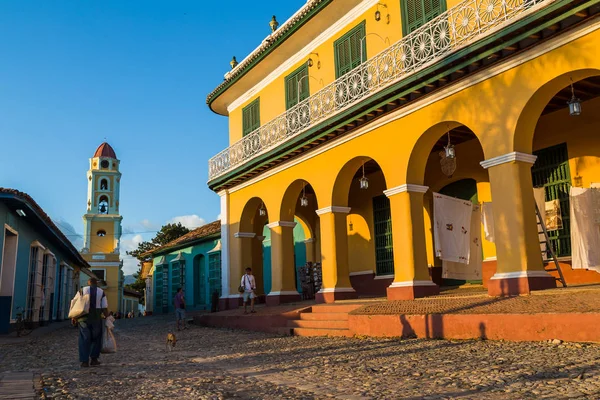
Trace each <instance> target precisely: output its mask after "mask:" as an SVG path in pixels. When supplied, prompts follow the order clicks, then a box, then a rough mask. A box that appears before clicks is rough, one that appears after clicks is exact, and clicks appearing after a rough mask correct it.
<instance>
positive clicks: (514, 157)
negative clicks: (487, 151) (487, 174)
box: [479, 151, 537, 169]
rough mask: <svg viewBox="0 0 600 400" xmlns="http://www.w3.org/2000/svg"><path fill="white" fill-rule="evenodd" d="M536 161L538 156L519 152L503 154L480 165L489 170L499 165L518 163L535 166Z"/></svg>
mask: <svg viewBox="0 0 600 400" xmlns="http://www.w3.org/2000/svg"><path fill="white" fill-rule="evenodd" d="M535 160H537V156H534V155H533V154H527V153H519V152H518V151H513V152H512V153H508V154H503V155H501V156H498V157H494V158H490V159H489V160H483V161H482V162H480V163H479V164H481V166H482V167H483V168H485V169H488V168H491V167H495V166H497V165H502V164H507V163H510V162H516V161H519V162H524V163H528V164H534V163H535Z"/></svg>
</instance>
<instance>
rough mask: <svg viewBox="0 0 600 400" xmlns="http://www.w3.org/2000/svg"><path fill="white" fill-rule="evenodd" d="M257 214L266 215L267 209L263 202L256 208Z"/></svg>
mask: <svg viewBox="0 0 600 400" xmlns="http://www.w3.org/2000/svg"><path fill="white" fill-rule="evenodd" d="M258 215H260V216H261V217H264V216H265V215H267V210H265V203H262V204H261V205H260V209H259V210H258Z"/></svg>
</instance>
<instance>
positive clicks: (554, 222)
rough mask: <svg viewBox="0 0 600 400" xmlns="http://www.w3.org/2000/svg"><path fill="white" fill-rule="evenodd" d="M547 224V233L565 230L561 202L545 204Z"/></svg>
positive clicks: (555, 201)
mask: <svg viewBox="0 0 600 400" xmlns="http://www.w3.org/2000/svg"><path fill="white" fill-rule="evenodd" d="M544 210H545V223H546V230H547V231H557V230H559V229H562V228H563V223H562V215H560V200H550V201H547V202H545V207H544Z"/></svg>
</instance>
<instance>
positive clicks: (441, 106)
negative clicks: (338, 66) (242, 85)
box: [229, 21, 600, 292]
mask: <svg viewBox="0 0 600 400" xmlns="http://www.w3.org/2000/svg"><path fill="white" fill-rule="evenodd" d="M370 24H371V25H372V24H373V23H372V22H369V21H368V22H367V31H369V29H370V28H369V26H370ZM371 40H372V39H371ZM572 54H577V55H578V56H577V57H573V56H572ZM322 61H323V60H322ZM323 68H325V66H323ZM311 73H312V72H311ZM593 74H600V31H594V32H592V33H589V34H587V35H586V36H584V37H581V38H579V39H574V40H573V41H571V42H570V43H568V44H565V45H563V46H562V47H558V48H556V49H555V50H552V51H550V52H548V53H546V54H540V55H538V56H536V57H535V58H533V59H531V60H530V61H527V62H524V63H523V64H522V65H519V66H516V67H513V68H512V69H510V70H507V71H505V72H502V73H498V74H497V75H495V76H488V77H487V79H484V80H483V81H479V83H474V84H473V85H472V86H470V87H465V88H463V89H462V90H460V91H458V92H457V93H455V94H451V95H448V96H447V97H445V98H442V97H439V96H437V95H433V96H430V97H428V98H427V99H425V100H422V101H417V102H416V103H415V104H414V105H413V106H412V111H411V112H410V113H407V114H400V113H405V110H400V112H396V113H393V114H391V115H389V116H386V117H383V118H381V119H379V120H378V124H379V125H378V126H377V127H374V124H371V125H370V126H367V127H365V128H361V129H359V130H357V131H356V132H355V133H363V134H362V135H357V136H355V137H354V138H353V139H352V140H348V141H345V142H343V143H341V142H338V143H340V144H339V145H338V146H337V147H333V148H330V149H328V150H327V151H324V152H322V153H320V154H318V155H314V154H315V153H310V154H311V155H314V156H313V157H311V158H308V159H306V160H304V161H302V162H301V163H298V164H294V165H292V164H288V165H287V168H285V169H281V170H279V171H278V172H277V173H275V174H274V175H271V176H268V177H262V179H260V180H256V181H255V182H253V183H252V184H250V185H248V186H246V187H241V188H234V189H233V190H231V195H230V203H229V205H230V215H229V218H230V221H231V235H232V237H231V238H230V243H231V246H232V248H231V268H232V271H231V276H238V275H240V271H236V269H238V268H240V264H241V261H240V259H239V254H240V253H239V246H240V240H238V239H234V238H233V234H234V233H235V232H238V231H239V226H240V220H241V216H242V210H243V209H244V207H245V205H246V204H247V202H248V201H249V200H250V199H251V198H254V197H256V196H260V198H261V199H262V201H264V204H265V206H266V208H267V210H268V213H269V215H268V219H269V222H273V221H279V220H280V216H281V214H282V213H281V204H282V202H284V197H285V196H286V191H287V188H288V187H289V186H290V185H292V183H294V182H296V181H297V180H298V179H304V180H306V181H307V182H309V183H310V184H311V186H312V187H313V189H314V191H315V193H316V196H317V199H318V207H319V208H323V207H327V206H331V205H335V206H347V205H348V196H347V194H348V191H347V189H344V190H345V192H344V190H342V189H343V188H346V187H347V185H346V184H347V183H348V181H350V180H351V179H352V177H353V176H354V174H355V172H356V171H357V170H358V168H359V166H360V164H361V163H362V161H361V160H364V159H368V158H372V159H374V160H375V161H377V163H378V164H379V165H380V167H381V169H382V170H383V174H384V176H385V182H386V187H387V188H393V187H397V186H399V185H402V184H405V183H410V184H417V185H422V184H426V182H425V181H426V172H425V171H426V170H427V164H428V161H429V157H430V153H431V149H432V147H433V145H434V144H435V142H436V141H437V140H438V139H439V138H440V137H441V136H442V135H443V134H444V133H445V132H446V131H447V129H448V126H450V128H452V127H453V126H456V125H458V124H464V125H465V126H467V127H469V128H470V129H471V130H472V131H473V132H474V133H475V135H476V136H477V137H478V139H479V142H480V143H481V147H482V148H483V153H482V152H481V150H479V152H478V153H477V155H478V156H476V155H475V154H476V153H475V152H473V153H469V155H466V154H465V155H464V156H461V155H460V154H461V152H460V151H461V150H460V146H459V148H458V149H457V150H458V151H457V154H459V157H460V158H459V168H461V169H462V168H463V167H462V166H461V165H462V163H465V162H466V163H467V164H466V165H471V168H472V169H473V171H476V173H477V175H478V177H479V178H476V179H477V180H478V181H480V182H482V183H485V182H486V179H485V176H486V172H485V171H483V170H482V169H480V167H477V162H478V161H480V159H481V158H484V159H490V158H493V157H496V156H500V155H504V154H507V153H510V152H514V151H519V152H524V153H529V152H531V150H532V148H533V134H534V130H535V125H536V123H537V121H538V117H539V113H540V112H541V109H540V107H541V108H543V106H544V105H545V104H546V103H547V102H548V101H549V100H550V99H551V98H552V97H553V96H554V94H556V92H558V91H559V90H560V89H562V88H563V87H566V86H567V85H568V83H569V78H570V77H573V79H574V80H575V81H577V80H579V79H583V78H585V77H587V76H590V75H593ZM469 82H470V80H469V79H467V80H465V81H463V82H461V84H468V83H469ZM311 88H312V86H311ZM282 96H283V95H282V94H280V95H279V96H277V98H278V99H279V100H277V101H280V102H281V103H283V97H282ZM432 99H433V101H432ZM425 101H428V102H431V103H427V104H425ZM264 104H265V102H264V101H263V99H261V105H264ZM593 109H594V107H593V106H592V105H588V104H584V115H583V116H582V118H581V121H582V122H581V124H584V125H582V128H581V129H583V126H585V127H586V131H587V132H588V133H587V135H592V136H588V139H587V140H594V137H593V135H594V133H596V132H597V130H594V126H595V125H594V126H592V125H589V124H587V123H586V122H585V121H586V118H588V117H594V116H595V115H593V114H594V113H593V111H592V112H590V116H586V115H585V112H586V110H593ZM232 118H235V117H232ZM261 118H263V117H261ZM263 120H264V119H263ZM531 121H533V122H531ZM573 121H575V120H574V119H569V118H566V120H565V121H563V126H564V129H567V128H569V129H575V128H574V127H576V126H578V125H576V123H575V122H573ZM549 124H550V125H552V126H555V127H556V128H557V129H558V128H559V126H560V125H559V124H558V123H556V122H551V123H549ZM577 124H579V123H577ZM565 132H566V131H565ZM592 132H594V133H592ZM575 133H576V132H574V133H573V134H574V135H575ZM232 135H233V133H232ZM351 135H352V134H351ZM564 137H566V135H564ZM569 137H570V135H569ZM581 137H582V138H583V137H584V136H583V134H582V135H581ZM582 140H583V139H582ZM596 143H597V142H596ZM539 145H540V144H539V142H538V139H537V136H536V147H537V146H539ZM588 148H589V149H590V150H592V149H594V151H597V147H596V146H588V145H586V144H583V142H582V145H580V146H574V148H569V153H570V154H576V152H577V151H579V153H577V154H580V155H578V156H577V157H580V156H581V154H583V153H582V152H585V151H586V150H587V149H588ZM578 149H579V150H578ZM596 154H597V153H596ZM482 155H483V157H481V156H482ZM470 157H472V158H470ZM476 159H477V160H476ZM580 160H581V162H580V165H579V173H580V174H583V175H585V174H591V172H590V171H597V168H598V164H597V162H596V160H591V161H590V159H589V157H586V158H581V159H580ZM583 161H585V163H584V162H583ZM348 163H350V164H352V168H345V166H346V165H347V164H348ZM583 164H585V168H584V165H583ZM505 165H506V170H507V171H508V170H510V169H511V168H513V167H512V164H505ZM432 168H433V166H431V167H430V169H429V172H430V174H431V175H432V177H433V176H434V175H435V173H436V172H435V170H432ZM494 168H497V171H500V167H494ZM503 168H504V167H503ZM519 168H520V167H519ZM492 170H493V169H490V170H489V171H488V172H489V173H490V179H492V176H491V175H492ZM477 171H478V172H477ZM510 173H511V174H513V175H511V176H512V177H514V179H519V180H520V181H519V184H520V185H521V186H522V187H525V186H524V185H526V184H527V178H526V176H525V174H523V173H522V172H520V171H517V170H516V169H515V170H514V171H513V170H510ZM596 173H597V172H594V174H596ZM457 177H458V176H457ZM504 177H505V178H506V179H500V178H502V175H501V174H500V175H499V174H496V178H497V180H496V182H497V183H498V185H496V189H494V185H492V190H496V192H495V193H494V196H495V197H497V198H494V202H495V203H497V204H516V203H515V201H517V202H518V201H520V200H519V199H517V200H515V197H514V194H515V192H511V190H504V189H505V188H509V189H510V188H511V187H512V186H511V183H510V182H512V181H511V180H510V179H508V177H506V176H504ZM428 178H429V177H428ZM431 179H433V178H431ZM529 179H530V178H529ZM584 179H587V181H591V180H592V179H595V177H592V176H591V175H590V176H588V177H587V178H586V177H585V176H584ZM344 182H345V183H344ZM482 190H483V189H482ZM518 193H520V192H518ZM531 201H533V200H532V199H531ZM529 205H531V207H533V203H531V204H529V203H528V204H521V205H519V207H522V208H523V209H529ZM502 213H506V214H502V215H501V217H502V218H503V219H504V218H505V219H506V220H507V221H508V222H507V224H506V225H504V226H505V227H506V229H508V228H509V227H510V229H513V228H514V227H515V226H518V224H519V223H520V222H519V221H516V220H514V215H511V212H510V211H509V210H508V209H507V210H503V211H502ZM513 214H514V213H513ZM511 224H512V225H511ZM515 224H516V225H515ZM497 227H498V225H497ZM500 229H502V228H500ZM514 229H516V228H514ZM518 230H519V229H517V231H518ZM507 232H508V231H507ZM323 234H324V232H323V231H322V232H321V235H322V236H323ZM519 235H525V233H524V232H522V231H519V232H517V236H519ZM527 235H529V233H527ZM322 239H323V238H322ZM515 240H516V239H515ZM484 249H485V247H484ZM517 250H518V251H514V252H512V251H509V252H507V253H506V259H505V261H504V262H505V264H503V265H514V267H515V268H521V264H522V263H523V262H524V260H525V258H523V257H525V256H523V254H524V253H523V252H522V249H517ZM538 253H539V247H538ZM528 254H529V253H528ZM540 265H541V257H540ZM499 268H501V265H500V263H499ZM233 281H234V282H233V284H232V292H234V290H235V286H236V285H237V282H235V280H233Z"/></svg>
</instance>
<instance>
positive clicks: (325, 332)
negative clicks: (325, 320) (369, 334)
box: [294, 328, 354, 337]
mask: <svg viewBox="0 0 600 400" xmlns="http://www.w3.org/2000/svg"><path fill="white" fill-rule="evenodd" d="M294 335H295V336H337V337H353V336H354V335H353V334H352V332H350V330H349V329H315V328H294Z"/></svg>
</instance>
